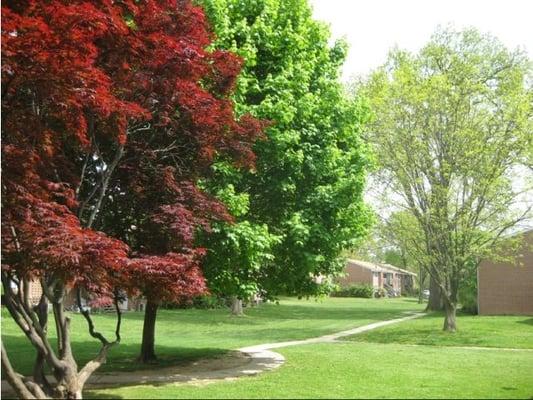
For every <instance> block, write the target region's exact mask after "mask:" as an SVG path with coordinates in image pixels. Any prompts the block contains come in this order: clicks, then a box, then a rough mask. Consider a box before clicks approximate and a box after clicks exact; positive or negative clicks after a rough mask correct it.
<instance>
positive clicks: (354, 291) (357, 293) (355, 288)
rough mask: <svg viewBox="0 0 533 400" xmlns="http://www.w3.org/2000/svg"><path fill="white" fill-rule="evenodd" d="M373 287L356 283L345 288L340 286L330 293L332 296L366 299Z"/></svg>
mask: <svg viewBox="0 0 533 400" xmlns="http://www.w3.org/2000/svg"><path fill="white" fill-rule="evenodd" d="M373 294H374V288H373V287H372V285H368V284H356V285H351V286H348V287H345V288H341V289H339V290H337V291H336V292H333V293H332V294H331V295H332V296H334V297H362V298H366V299H370V298H372V296H373Z"/></svg>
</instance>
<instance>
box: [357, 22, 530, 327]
mask: <svg viewBox="0 0 533 400" xmlns="http://www.w3.org/2000/svg"><path fill="white" fill-rule="evenodd" d="M530 83H531V63H530V62H529V61H528V60H527V58H526V56H525V55H524V53H522V52H520V51H518V50H517V51H509V50H507V49H506V48H505V47H504V46H503V45H502V44H501V43H500V42H499V41H498V40H496V39H495V38H493V37H491V36H489V35H482V34H480V33H479V32H477V31H476V30H473V29H469V30H465V31H462V32H456V31H453V30H438V31H437V32H436V33H435V34H434V36H433V37H432V39H431V41H430V42H429V43H428V44H427V45H426V46H425V47H424V48H423V49H422V50H421V51H420V53H419V54H417V55H413V54H410V53H407V52H404V51H400V50H394V51H392V52H391V53H390V55H389V58H388V62H387V63H386V65H384V66H383V67H382V68H380V69H378V70H377V71H376V72H375V73H373V74H372V75H371V77H370V78H369V79H368V81H367V82H366V83H364V84H363V85H361V87H360V90H361V93H364V94H365V95H366V96H367V97H368V98H369V102H370V104H371V107H372V109H373V110H374V113H375V118H374V119H373V122H372V123H371V124H370V125H369V129H368V137H369V139H370V140H371V142H372V143H373V145H374V151H375V153H376V156H377V157H376V158H377V160H378V161H379V163H380V166H381V168H382V169H381V172H382V174H381V177H382V178H383V179H386V180H387V181H388V182H389V183H390V184H391V187H392V188H393V190H394V191H395V192H396V195H397V196H399V197H400V198H401V199H402V200H401V203H402V205H403V206H405V207H407V209H408V210H409V212H410V213H411V214H412V215H413V216H414V217H415V219H416V221H417V224H418V227H419V229H420V231H421V232H422V233H423V242H422V243H423V245H424V251H425V253H426V255H427V258H428V264H427V265H426V268H427V271H428V273H429V274H430V275H431V277H432V278H434V280H435V282H436V283H437V284H438V286H439V287H440V289H441V290H442V296H443V302H444V307H445V311H446V317H445V322H444V329H445V330H449V331H454V330H455V329H456V320H455V312H456V308H457V303H458V290H459V286H460V282H461V280H462V279H463V277H464V276H465V275H467V274H468V271H469V269H471V268H475V267H476V265H477V262H478V261H479V260H480V258H481V257H483V256H487V255H489V254H490V253H491V252H493V250H494V248H495V247H496V246H497V244H498V243H500V242H501V241H502V240H503V236H504V235H505V233H506V232H508V231H509V230H511V229H512V228H513V227H514V226H516V224H517V223H519V222H520V221H522V220H524V218H528V217H529V216H530V210H531V202H530V201H529V204H526V205H524V200H526V202H527V197H524V192H526V193H527V191H528V190H529V194H531V191H530V190H531V188H530V187H528V186H527V183H524V182H525V180H523V179H522V181H524V182H522V184H521V185H518V184H517V183H518V181H519V179H517V178H518V177H517V176H516V174H517V172H518V173H520V174H527V173H528V171H527V169H526V168H519V167H518V165H519V164H520V163H522V162H523V161H524V160H525V159H527V157H528V155H529V156H530V154H528V152H530V151H531V147H530V140H531V137H532V135H533V129H532V126H533V119H532V115H533V106H532V103H533V91H532V88H531V84H530ZM518 186H521V187H518ZM520 202H522V203H521V205H519V204H518V203H520ZM473 260H474V262H473Z"/></svg>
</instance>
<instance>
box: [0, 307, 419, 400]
mask: <svg viewBox="0 0 533 400" xmlns="http://www.w3.org/2000/svg"><path fill="white" fill-rule="evenodd" d="M409 314H410V315H409V316H406V317H402V318H396V319H391V320H387V321H380V322H375V323H372V324H368V325H364V326H360V327H358V328H353V329H349V330H345V331H342V332H337V333H333V334H330V335H324V336H320V337H316V338H311V339H305V340H294V341H290V342H278V343H265V344H259V345H256V346H248V347H243V348H240V349H237V350H235V351H232V352H230V353H229V355H225V356H224V357H223V358H220V359H204V360H199V361H197V362H194V363H191V364H189V365H186V366H173V367H166V368H156V369H153V370H144V371H132V372H109V373H96V374H94V375H92V376H91V377H90V378H89V381H88V382H87V384H86V386H85V388H86V389H97V388H109V387H116V386H126V385H143V384H161V383H171V382H172V383H174V382H175V383H179V382H183V383H185V382H189V383H196V384H205V383H208V382H211V381H215V380H220V379H228V380H229V379H235V378H238V377H240V376H251V375H256V374H258V373H261V372H264V371H269V370H273V369H275V368H278V367H279V366H281V365H282V364H283V363H284V362H285V358H284V357H283V356H282V355H281V354H279V353H276V352H274V351H271V349H278V348H281V347H288V346H298V345H305V344H313V343H327V342H334V341H336V340H337V339H340V338H343V337H346V336H351V335H356V334H358V333H362V332H366V331H369V330H372V329H376V328H379V327H382V326H386V325H391V324H396V323H399V322H402V321H407V320H410V319H414V318H418V317H421V316H422V315H424V314H423V313H409ZM10 394H13V392H12V390H11V387H10V386H9V385H8V383H7V382H6V381H2V396H6V395H7V396H8V395H10Z"/></svg>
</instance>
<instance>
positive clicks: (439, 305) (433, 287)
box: [426, 276, 444, 311]
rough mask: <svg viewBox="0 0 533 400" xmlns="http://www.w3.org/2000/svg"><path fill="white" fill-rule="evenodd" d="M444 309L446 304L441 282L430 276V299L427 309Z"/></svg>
mask: <svg viewBox="0 0 533 400" xmlns="http://www.w3.org/2000/svg"><path fill="white" fill-rule="evenodd" d="M443 309H444V304H443V301H442V292H441V288H440V286H439V284H438V283H437V281H436V280H435V278H433V276H430V277H429V299H428V305H427V307H426V311H442V310H443Z"/></svg>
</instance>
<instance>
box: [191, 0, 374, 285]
mask: <svg viewBox="0 0 533 400" xmlns="http://www.w3.org/2000/svg"><path fill="white" fill-rule="evenodd" d="M201 3H202V4H203V5H204V6H205V9H206V13H207V16H208V17H209V19H210V20H211V22H212V24H213V29H214V31H215V33H216V37H217V39H216V41H217V42H216V44H215V47H216V48H224V49H232V50H233V51H235V52H236V53H237V54H239V55H241V56H242V57H243V58H244V60H245V66H244V70H243V73H242V74H241V76H240V78H239V80H238V85H237V91H236V95H235V96H234V100H235V101H236V103H237V105H236V108H237V109H238V110H239V112H243V113H244V112H250V113H252V114H253V115H254V116H256V117H260V118H264V119H267V120H270V121H271V122H272V125H271V126H270V128H268V129H267V132H266V135H267V140H265V141H262V142H260V143H257V144H256V146H255V147H254V152H255V153H256V155H257V162H256V171H255V172H254V173H248V172H245V173H243V174H242V175H241V176H240V177H234V178H235V179H233V180H230V181H226V182H227V183H231V184H232V185H233V187H234V188H235V192H236V193H247V194H248V195H249V197H248V199H249V210H248V214H247V215H240V221H250V222H252V221H253V226H256V227H257V225H263V224H266V225H267V226H268V228H269V232H271V233H273V234H275V235H276V236H277V237H278V238H279V240H278V241H275V243H274V242H269V243H271V244H272V245H273V247H272V250H271V251H272V255H273V256H274V260H272V261H270V262H267V263H265V265H264V268H265V273H264V274H263V275H262V280H263V284H262V287H263V288H264V289H265V290H268V291H270V293H274V294H275V293H280V292H289V293H297V294H313V293H317V292H318V291H319V286H317V285H316V284H315V283H314V277H317V276H319V275H329V274H335V273H337V272H338V271H339V270H340V269H341V268H342V263H339V262H337V259H338V257H339V255H340V252H341V251H342V249H343V248H345V247H347V246H350V245H351V244H353V242H354V241H356V240H357V239H359V238H361V236H362V235H364V233H365V231H366V227H367V226H368V225H369V222H370V218H369V213H368V212H366V210H365V208H364V207H363V206H362V203H363V201H362V191H363V185H364V177H365V170H366V168H367V166H368V162H369V158H368V157H367V156H366V147H365V145H364V144H363V143H362V140H361V139H360V132H361V125H362V124H363V123H364V122H365V121H366V120H367V119H368V110H367V108H366V107H365V106H364V104H363V102H362V101H360V100H359V99H352V98H350V97H348V96H347V95H346V94H345V92H344V89H343V87H342V85H341V84H340V82H339V75H340V70H339V68H340V66H341V65H342V63H343V62H344V57H345V55H346V50H347V46H346V43H344V42H342V41H338V42H336V43H334V44H333V45H330V43H329V42H330V33H329V30H328V29H327V27H326V26H325V25H323V24H322V23H319V22H317V21H314V20H313V19H312V13H311V9H310V7H309V5H308V3H307V1H306V0H260V1H257V0H202V1H201ZM256 233H257V232H256ZM236 256H237V254H235V255H234V257H236Z"/></svg>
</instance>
